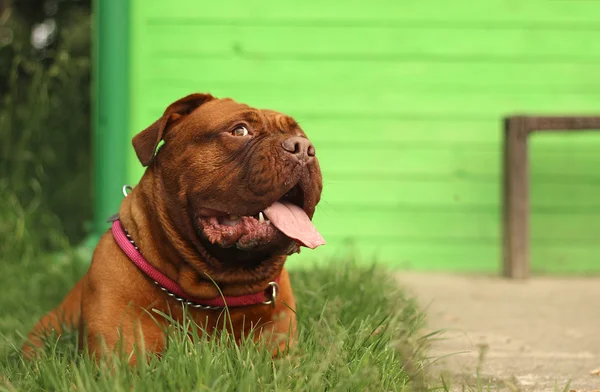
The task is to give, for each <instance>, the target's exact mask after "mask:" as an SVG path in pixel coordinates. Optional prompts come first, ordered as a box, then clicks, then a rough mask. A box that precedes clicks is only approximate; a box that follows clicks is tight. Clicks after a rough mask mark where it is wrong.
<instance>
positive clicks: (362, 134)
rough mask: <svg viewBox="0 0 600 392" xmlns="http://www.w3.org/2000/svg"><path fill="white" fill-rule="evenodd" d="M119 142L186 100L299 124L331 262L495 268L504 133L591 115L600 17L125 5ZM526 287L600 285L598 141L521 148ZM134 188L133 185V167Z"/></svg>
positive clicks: (523, 4)
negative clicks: (315, 173) (527, 190)
mask: <svg viewBox="0 0 600 392" xmlns="http://www.w3.org/2000/svg"><path fill="white" fill-rule="evenodd" d="M132 10H133V11H132V12H131V41H130V47H131V48H132V49H131V50H132V55H131V56H132V58H131V61H130V64H131V71H130V73H131V81H130V85H131V91H133V92H134V93H133V94H132V96H131V103H130V106H131V107H132V108H133V111H132V113H131V127H130V131H129V132H130V135H131V136H133V134H135V133H136V132H138V131H139V130H141V129H143V128H145V127H146V126H147V125H148V124H150V123H152V122H153V121H154V120H155V119H156V118H157V117H158V116H160V114H161V113H162V111H163V110H164V108H165V107H166V106H167V105H168V104H169V103H171V102H172V101H174V100H176V99H178V98H179V97H181V96H183V95H186V94H189V93H190V92H194V91H200V92H210V93H212V94H214V95H216V96H220V97H233V98H235V99H236V100H239V101H244V102H246V103H249V104H251V105H253V106H258V107H263V108H272V109H276V110H280V111H284V112H287V113H289V114H291V115H293V116H294V117H296V118H297V119H298V120H299V122H300V124H301V126H302V127H303V128H304V129H305V131H306V132H307V133H308V135H309V136H310V137H311V139H312V140H313V142H314V144H315V147H316V149H317V154H318V157H319V160H320V162H321V166H322V170H323V175H324V193H323V198H322V203H321V205H320V206H319V209H318V213H317V215H316V218H315V223H316V225H317V227H318V228H319V229H320V231H321V232H322V233H323V235H324V236H325V238H326V239H327V240H328V245H327V246H325V247H322V248H319V249H317V250H315V251H307V250H304V251H303V252H302V253H301V254H300V255H297V256H293V257H292V258H291V261H290V263H291V265H292V266H293V265H300V264H304V263H309V262H330V261H331V260H335V259H336V258H339V257H358V258H359V259H361V260H363V261H369V260H370V259H371V258H373V257H375V258H377V259H378V260H379V261H381V262H383V263H386V264H388V265H390V266H394V267H398V268H412V269H420V270H456V271H482V272H490V273H492V272H497V271H498V270H499V268H500V257H501V252H500V250H501V249H500V243H501V238H500V231H501V226H500V219H501V218H500V211H501V206H500V195H501V167H502V163H501V157H502V155H501V154H502V122H501V118H502V117H503V116H505V115H507V114H512V113H533V114H577V113H580V114H597V113H598V112H600V104H599V103H598V102H600V82H599V81H598V76H597V75H598V72H599V71H600V23H599V22H600V3H598V2H591V1H567V0H553V1H551V2H549V1H542V0H535V1H534V0H522V1H514V0H490V1H486V2H470V1H466V0H464V1H458V2H453V3H452V4H450V3H448V2H446V1H442V0H435V1H412V0H407V1H391V0H375V1H371V2H368V3H364V2H362V1H358V0H350V1H349V2H346V3H344V6H343V7H340V5H339V3H336V2H325V3H323V2H321V1H318V2H317V1H316V0H308V1H303V2H292V3H290V2H278V1H274V0H261V1H258V2H253V3H251V4H250V3H245V2H238V1H234V3H233V4H232V3H231V2H229V3H227V4H225V3H222V4H208V3H198V2H196V1H192V0H173V1H172V2H169V3H164V2H162V3H158V2H145V3H144V2H142V1H141V0H132ZM530 147H531V153H530V157H531V201H532V217H531V226H532V227H531V237H532V251H531V252H532V268H533V270H534V272H535V273H591V272H596V273H598V272H600V241H598V234H597V233H599V232H600V226H599V225H600V223H598V222H600V172H598V170H597V168H598V167H600V154H598V151H599V148H600V132H598V133H588V134H572V135H561V134H552V135H535V136H533V137H532V140H531V146H530ZM129 162H130V170H129V173H130V174H129V178H130V182H133V183H135V182H136V181H137V178H139V175H140V174H141V173H142V168H141V167H140V165H139V163H137V160H136V158H135V155H134V154H130V155H129Z"/></svg>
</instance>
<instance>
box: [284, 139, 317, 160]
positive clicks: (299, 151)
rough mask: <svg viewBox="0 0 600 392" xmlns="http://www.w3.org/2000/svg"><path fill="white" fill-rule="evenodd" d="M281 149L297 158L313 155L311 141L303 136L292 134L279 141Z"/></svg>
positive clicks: (313, 149)
mask: <svg viewBox="0 0 600 392" xmlns="http://www.w3.org/2000/svg"><path fill="white" fill-rule="evenodd" d="M281 146H282V147H283V149H284V150H285V151H287V152H289V153H290V154H293V155H295V156H297V157H298V158H306V157H313V156H315V148H314V147H313V145H312V143H311V142H310V141H309V140H308V139H307V138H304V137H299V136H293V137H290V138H289V139H286V140H284V141H283V143H281Z"/></svg>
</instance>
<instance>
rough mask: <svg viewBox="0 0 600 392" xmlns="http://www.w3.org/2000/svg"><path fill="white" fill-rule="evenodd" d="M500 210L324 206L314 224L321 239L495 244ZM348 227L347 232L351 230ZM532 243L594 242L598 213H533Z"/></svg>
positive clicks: (598, 228) (498, 232)
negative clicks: (322, 236) (394, 239)
mask: <svg viewBox="0 0 600 392" xmlns="http://www.w3.org/2000/svg"><path fill="white" fill-rule="evenodd" d="M499 210H500V208H499V206H498V207H491V208H490V207H485V206H483V208H481V207H480V208H473V207H469V206H465V207H462V206H455V205H452V204H448V205H438V206H435V207H434V206H419V205H410V204H404V205H397V206H396V207H395V208H385V207H379V206H374V205H372V204H366V205H358V204H353V205H340V204H333V203H327V201H326V200H324V202H323V205H322V206H319V210H318V211H319V213H318V214H317V215H316V216H315V225H316V227H317V228H318V229H319V231H320V232H321V233H322V234H323V235H324V236H329V235H335V236H344V235H346V236H349V237H350V236H352V237H358V238H363V237H364V238H373V237H379V236H385V237H387V238H390V239H391V238H392V237H393V238H404V237H406V238H413V239H414V238H430V239H439V238H446V239H448V240H450V239H468V240H478V239H480V240H488V241H491V240H494V239H496V240H500V238H501V233H500V231H501V227H500V224H499V223H500V222H501V216H500V211H499ZM348 228H352V230H351V231H349V230H348ZM532 228H533V230H532V233H534V234H535V238H536V239H547V240H553V241H558V242H563V243H564V242H573V241H575V242H576V241H588V242H589V241H597V238H598V235H597V233H598V232H600V214H598V213H597V212H596V213H594V214H593V213H592V212H590V211H588V212H583V211H582V212H575V213H573V212H572V213H568V212H560V211H553V210H550V211H548V212H547V213H538V214H537V215H536V217H535V220H534V221H532Z"/></svg>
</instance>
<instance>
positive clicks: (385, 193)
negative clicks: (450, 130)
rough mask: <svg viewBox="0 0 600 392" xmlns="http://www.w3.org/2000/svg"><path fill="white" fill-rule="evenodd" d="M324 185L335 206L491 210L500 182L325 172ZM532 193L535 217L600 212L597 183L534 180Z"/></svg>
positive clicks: (496, 205)
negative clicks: (340, 175) (341, 176)
mask: <svg viewBox="0 0 600 392" xmlns="http://www.w3.org/2000/svg"><path fill="white" fill-rule="evenodd" d="M324 184H325V187H324V191H323V197H322V199H323V201H324V202H325V203H328V204H331V205H333V206H339V205H352V204H354V205H357V206H361V205H375V206H379V207H381V208H390V209H392V208H396V207H397V206H400V205H408V206H413V205H414V206H418V209H419V210H421V209H424V208H427V207H428V206H429V207H431V208H439V207H440V206H457V207H462V208H465V209H467V208H471V207H472V208H473V209H479V210H483V211H493V212H495V211H497V209H498V208H499V205H500V184H499V182H498V181H495V179H490V180H487V181H476V180H469V179H462V178H458V177H450V178H448V179H446V180H443V179H440V178H437V179H419V178H412V179H402V178H397V176H390V177H388V178H374V179H373V178H368V177H356V178H348V179H338V178H336V176H328V177H326V178H325V179H324ZM530 193H531V194H530V197H531V210H532V213H533V214H534V215H535V214H536V213H537V212H540V213H551V212H558V213H560V212H585V211H588V212H590V213H600V181H599V182H597V183H591V182H589V181H586V182H583V183H579V184H568V183H567V184H561V183H560V181H556V182H554V183H535V182H532V185H531V192H530Z"/></svg>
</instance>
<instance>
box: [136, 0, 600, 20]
mask: <svg viewBox="0 0 600 392" xmlns="http://www.w3.org/2000/svg"><path fill="white" fill-rule="evenodd" d="M134 10H136V12H140V13H143V15H145V17H146V18H152V19H153V21H160V20H163V21H164V20H165V19H171V18H174V19H177V20H179V21H187V22H188V23H203V22H205V21H207V20H211V19H219V20H229V21H231V22H235V21H237V20H253V21H255V23H262V22H263V21H264V20H277V21H279V22H292V21H297V20H307V21H327V22H328V23H331V22H330V20H336V21H352V22H356V23H366V22H371V21H373V22H375V21H377V22H381V21H417V22H422V21H423V20H425V21H435V22H441V21H452V22H456V21H461V22H474V23H479V24H484V25H485V23H490V22H512V23H514V22H520V23H528V24H535V23H544V24H548V23H552V24H557V23H563V24H564V23H568V24H569V26H570V25H576V26H579V25H582V24H591V25H593V23H595V22H598V21H600V16H599V15H598V7H597V4H596V3H595V2H593V1H567V0H555V1H544V0H523V1H518V2H516V1H509V0H489V1H485V2H477V3H474V2H468V1H459V2H454V3H453V4H452V7H448V3H447V2H445V1H444V0H427V1H414V0H407V1H391V0H375V1H371V2H369V6H368V7H366V6H365V3H364V2H363V1H360V0H348V1H346V2H344V5H343V6H340V4H339V3H338V2H335V1H320V0H308V1H300V0H294V1H291V2H289V1H287V2H281V1H277V0H261V1H258V2H245V1H236V2H226V3H219V2H211V3H201V4H200V3H198V2H197V1H196V0H179V1H178V3H177V6H173V4H172V3H169V2H151V3H148V2H147V1H146V2H143V1H141V0H134ZM134 13H135V12H134Z"/></svg>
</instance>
